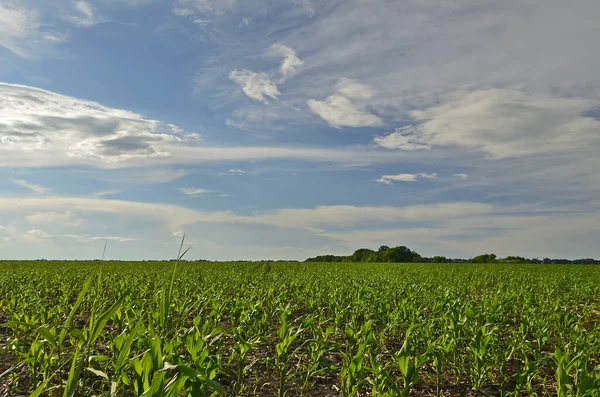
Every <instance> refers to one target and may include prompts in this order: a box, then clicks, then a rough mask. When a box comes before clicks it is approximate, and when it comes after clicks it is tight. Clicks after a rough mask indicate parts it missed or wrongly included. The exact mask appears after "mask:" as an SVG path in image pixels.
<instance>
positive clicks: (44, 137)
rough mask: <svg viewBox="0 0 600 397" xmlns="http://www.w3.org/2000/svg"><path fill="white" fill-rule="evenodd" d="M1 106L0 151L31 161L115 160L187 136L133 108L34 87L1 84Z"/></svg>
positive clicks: (143, 154)
mask: <svg viewBox="0 0 600 397" xmlns="http://www.w3.org/2000/svg"><path fill="white" fill-rule="evenodd" d="M0 107H1V108H2V109H3V115H2V119H1V120H0V144H1V148H0V154H5V153H3V152H6V153H7V154H9V153H10V152H12V153H13V154H16V155H17V156H18V157H21V158H23V157H32V158H31V159H30V160H31V161H36V160H37V159H43V158H44V157H49V158H54V159H59V158H63V159H64V158H65V157H66V158H67V159H71V161H73V160H79V161H85V162H105V163H111V162H119V161H123V160H128V159H136V158H137V159H140V158H149V157H150V158H151V157H161V156H166V155H167V153H166V152H164V151H162V150H160V149H159V148H158V146H159V145H160V144H161V143H175V142H181V141H183V140H185V139H186V136H185V135H180V134H175V133H173V132H172V127H170V126H169V125H165V124H162V123H160V122H158V121H155V120H147V119H144V118H143V117H142V116H141V115H139V114H136V113H134V112H130V111H127V110H121V109H115V108H109V107H105V106H102V105H100V104H98V103H96V102H91V101H86V100H81V99H77V98H72V97H68V96H64V95H60V94H56V93H53V92H49V91H45V90H41V89H38V88H33V87H27V86H21V85H14V84H4V83H0ZM33 153H35V156H34V155H33ZM2 157H4V158H6V157H7V156H2ZM36 158H37V159H36ZM63 161H64V160H63ZM2 162H3V161H2V160H0V163H2ZM13 165H14V164H13Z"/></svg>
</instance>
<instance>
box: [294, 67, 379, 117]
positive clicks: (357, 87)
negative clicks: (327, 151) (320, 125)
mask: <svg viewBox="0 0 600 397" xmlns="http://www.w3.org/2000/svg"><path fill="white" fill-rule="evenodd" d="M372 96H373V91H372V90H371V88H369V87H368V86H366V85H364V84H361V83H359V82H357V81H355V80H351V79H348V78H343V79H340V80H339V81H338V83H337V88H336V94H333V95H330V96H329V97H327V98H325V99H324V100H322V101H318V100H315V99H309V100H308V101H307V102H306V104H307V105H308V107H309V108H310V110H311V111H312V112H313V113H315V114H317V115H319V116H320V117H321V118H322V119H324V120H325V121H327V123H329V125H331V126H332V127H335V128H342V127H377V126H381V125H383V120H382V119H380V118H379V117H378V116H376V115H374V114H372V113H370V112H368V111H367V110H365V108H366V103H365V101H366V100H368V99H370V98H371V97H372ZM351 99H352V100H354V102H353V101H351Z"/></svg>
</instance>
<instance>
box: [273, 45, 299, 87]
mask: <svg viewBox="0 0 600 397" xmlns="http://www.w3.org/2000/svg"><path fill="white" fill-rule="evenodd" d="M271 50H272V51H273V52H274V53H275V54H277V55H279V56H282V57H283V60H282V61H281V67H280V68H279V73H280V74H281V80H280V81H279V83H280V84H281V83H283V82H285V81H286V80H287V79H289V78H290V77H292V76H294V75H296V74H297V73H298V70H299V69H300V68H301V67H302V65H304V62H303V61H302V60H301V59H300V58H298V56H297V55H296V52H295V51H294V50H292V49H291V48H290V47H288V46H285V45H283V44H273V45H272V46H271Z"/></svg>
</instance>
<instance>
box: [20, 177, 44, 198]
mask: <svg viewBox="0 0 600 397" xmlns="http://www.w3.org/2000/svg"><path fill="white" fill-rule="evenodd" d="M14 182H15V183H16V184H17V185H19V186H21V187H24V188H26V189H29V190H31V191H32V192H35V193H39V194H48V193H49V192H50V189H48V188H47V187H44V186H41V185H36V184H35V183H31V182H28V181H26V180H24V179H14Z"/></svg>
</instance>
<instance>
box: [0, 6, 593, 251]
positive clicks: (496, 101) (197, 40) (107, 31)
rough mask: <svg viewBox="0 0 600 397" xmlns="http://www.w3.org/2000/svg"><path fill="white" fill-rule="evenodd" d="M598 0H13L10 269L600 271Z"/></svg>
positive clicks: (5, 245) (6, 231)
mask: <svg viewBox="0 0 600 397" xmlns="http://www.w3.org/2000/svg"><path fill="white" fill-rule="evenodd" d="M599 17H600V3H598V2H597V1H595V0H581V1H578V2H570V3H569V2H564V1H554V0H551V1H541V0H529V1H513V0H508V1H503V2H498V1H487V0H456V1H447V0H444V1H442V0H439V1H438V0H425V1H423V0H420V1H416V0H414V1H413V0H394V1H388V0H369V1H364V0H345V1H326V2H325V1H316V0H279V1H270V0H250V1H241V0H220V1H215V0H168V1H166V0H104V1H93V0H82V1H70V0H53V1H50V0H14V1H13V0H0V256H1V257H2V258H23V259H27V258H42V257H44V258H69V259H74V258H79V259H92V258H96V257H99V256H101V254H102V249H103V247H104V244H105V242H106V241H108V249H107V257H108V258H115V259H116V258H120V259H150V258H159V259H160V258H171V257H173V256H174V254H175V251H176V250H177V244H178V240H179V239H180V238H181V235H182V234H183V232H184V231H185V232H186V233H187V236H188V240H189V242H190V243H192V244H193V245H194V248H192V250H191V251H190V258H192V259H193V258H206V259H215V260H227V259H276V258H278V259H304V258H306V257H308V256H314V255H318V254H324V253H335V254H347V253H351V252H352V251H354V250H355V249H357V248H361V247H368V248H377V247H379V246H380V245H383V244H385V245H390V246H393V245H407V246H409V247H410V248H412V249H415V250H416V251H418V252H419V253H421V254H422V255H437V254H440V255H447V256H452V257H469V256H473V255H477V254H481V253H485V252H494V253H496V254H498V255H524V256H528V257H544V256H550V257H565V258H576V257H596V258H597V257H600V244H598V242H599V241H600V227H599V226H598V225H599V224H600V199H598V197H600V196H599V193H600V171H599V165H600V161H599V160H598V154H597V153H598V151H599V150H600V54H599V53H598V51H596V50H595V48H596V47H597V41H598V38H600V25H599V24H598V23H597V20H598V18H599Z"/></svg>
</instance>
